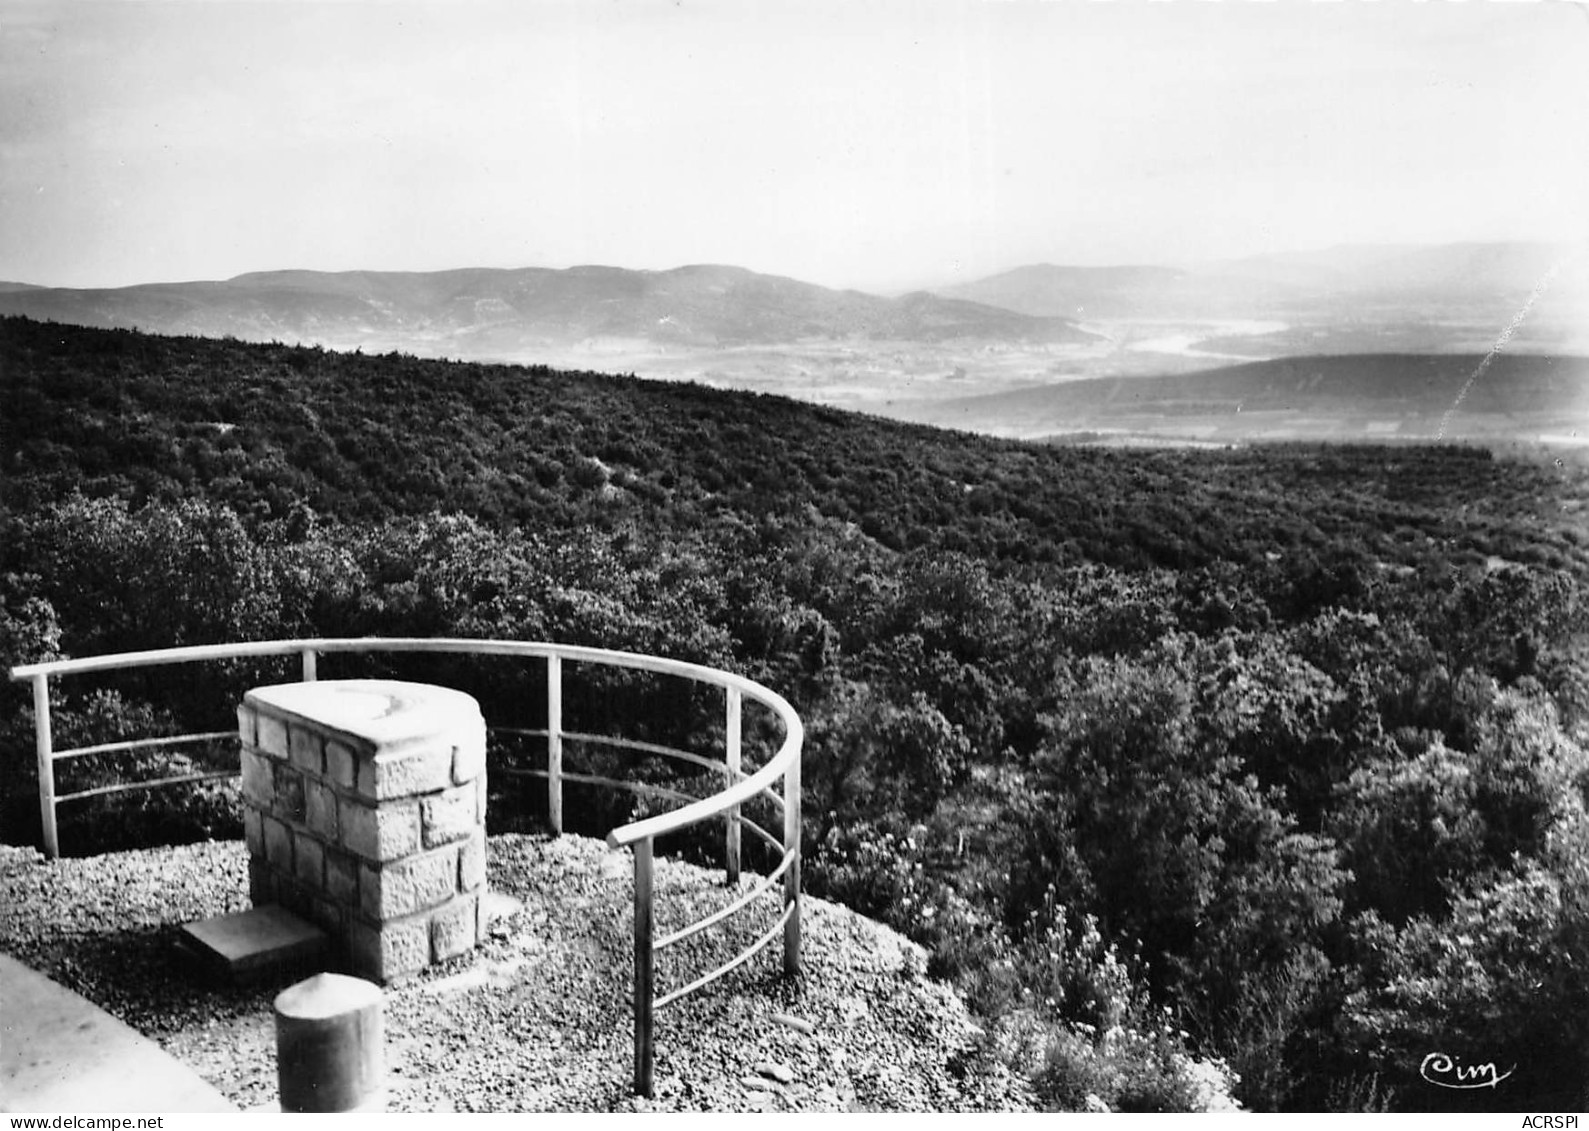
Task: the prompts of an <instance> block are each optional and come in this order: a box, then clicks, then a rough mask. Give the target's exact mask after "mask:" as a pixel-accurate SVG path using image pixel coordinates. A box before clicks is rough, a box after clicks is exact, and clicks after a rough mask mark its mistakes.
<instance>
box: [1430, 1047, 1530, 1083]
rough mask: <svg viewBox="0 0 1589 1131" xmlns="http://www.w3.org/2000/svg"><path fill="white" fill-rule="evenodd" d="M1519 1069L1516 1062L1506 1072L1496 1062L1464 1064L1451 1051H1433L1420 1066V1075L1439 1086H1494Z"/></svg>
mask: <svg viewBox="0 0 1589 1131" xmlns="http://www.w3.org/2000/svg"><path fill="white" fill-rule="evenodd" d="M1516 1071H1517V1066H1516V1065H1515V1064H1514V1065H1513V1066H1512V1067H1511V1068H1508V1069H1507V1070H1506V1071H1505V1072H1502V1071H1500V1070H1499V1069H1498V1068H1496V1067H1495V1062H1494V1061H1491V1060H1487V1061H1485V1062H1484V1063H1483V1064H1463V1063H1462V1062H1461V1061H1459V1060H1458V1059H1457V1058H1456V1057H1454V1056H1452V1055H1451V1054H1450V1053H1445V1052H1432V1053H1430V1054H1429V1055H1428V1056H1426V1057H1424V1058H1423V1063H1422V1064H1420V1065H1419V1066H1418V1075H1420V1076H1422V1077H1423V1078H1424V1079H1425V1080H1427V1081H1429V1083H1431V1084H1433V1085H1434V1086H1435V1087H1437V1088H1457V1089H1462V1090H1466V1089H1469V1088H1494V1087H1496V1086H1497V1085H1499V1084H1500V1082H1501V1081H1502V1080H1505V1079H1506V1078H1507V1077H1508V1076H1510V1075H1511V1074H1512V1073H1514V1072H1516Z"/></svg>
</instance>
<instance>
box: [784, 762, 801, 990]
mask: <svg viewBox="0 0 1589 1131" xmlns="http://www.w3.org/2000/svg"><path fill="white" fill-rule="evenodd" d="M783 850H784V853H785V854H786V855H787V854H789V853H793V854H794V860H793V862H792V863H790V865H789V870H788V871H787V872H785V873H784V874H783V904H784V908H785V910H788V911H789V918H788V919H786V920H784V925H783V972H784V976H785V977H789V978H793V977H795V976H797V975H798V974H799V973H800V756H799V754H798V753H797V754H796V755H795V758H794V760H793V761H792V762H790V763H789V768H788V769H787V770H785V771H784V775H783Z"/></svg>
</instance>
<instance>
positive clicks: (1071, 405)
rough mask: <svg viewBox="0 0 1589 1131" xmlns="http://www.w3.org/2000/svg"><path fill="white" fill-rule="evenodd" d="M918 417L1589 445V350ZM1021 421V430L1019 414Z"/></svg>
mask: <svg viewBox="0 0 1589 1131" xmlns="http://www.w3.org/2000/svg"><path fill="white" fill-rule="evenodd" d="M894 409H895V411H894V415H896V416H898V417H899V418H901V419H905V420H911V421H915V422H917V423H923V424H932V425H936V426H939V427H950V428H962V429H967V430H971V431H989V432H1002V433H1006V434H1016V435H1019V436H1022V437H1024V438H1040V437H1044V436H1055V435H1076V434H1080V433H1098V434H1099V436H1100V438H1107V437H1108V436H1109V435H1121V436H1135V437H1143V438H1146V437H1158V438H1161V439H1171V438H1176V439H1192V440H1206V441H1210V442H1216V443H1244V442H1247V441H1250V440H1255V439H1262V440H1326V439H1327V440H1354V441H1362V440H1392V439H1403V440H1429V439H1434V438H1437V437H1441V438H1445V439H1450V440H1477V441H1522V442H1544V443H1557V444H1570V445H1573V446H1582V445H1584V444H1589V358H1585V357H1554V356H1548V355H1539V354H1517V355H1513V354H1506V353H1501V354H1497V355H1495V356H1494V357H1493V358H1491V359H1490V361H1489V364H1487V365H1486V364H1484V358H1483V357H1480V356H1475V355H1464V354H1377V355H1375V354H1369V355H1342V356H1319V357H1284V358H1277V359H1274V360H1271V361H1260V362H1252V363H1248V364H1244V365H1233V366H1228V367H1224V368H1219V369H1205V370H1202V371H1200V372H1196V373H1183V374H1179V375H1177V376H1172V377H1126V378H1093V379H1088V380H1080V381H1066V382H1059V383H1056V384H1052V385H1044V386H1040V387H1034V388H1029V389H1022V390H1017V391H1014V392H1006V393H998V394H992V395H986V396H970V397H962V398H956V399H946V400H938V401H934V402H932V403H918V404H909V403H904V404H902V403H899V402H896V404H895V406H894ZM1011 421H1018V422H1020V426H1019V427H1018V428H1013V429H1012V428H1011V427H1009V422H1011Z"/></svg>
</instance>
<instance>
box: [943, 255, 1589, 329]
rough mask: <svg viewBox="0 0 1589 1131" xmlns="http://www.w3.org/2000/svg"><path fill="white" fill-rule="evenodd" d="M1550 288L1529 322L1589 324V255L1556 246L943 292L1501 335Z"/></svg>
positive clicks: (1297, 258) (1299, 261)
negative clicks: (1424, 321)
mask: <svg viewBox="0 0 1589 1131" xmlns="http://www.w3.org/2000/svg"><path fill="white" fill-rule="evenodd" d="M1547 279H1549V281H1550V286H1549V287H1548V288H1547V292H1548V293H1547V295H1546V299H1547V301H1546V302H1545V303H1544V305H1543V306H1542V307H1541V308H1540V309H1539V310H1538V311H1536V312H1534V317H1536V318H1546V317H1559V318H1573V317H1577V318H1579V319H1582V318H1583V314H1582V313H1581V312H1582V307H1581V306H1577V305H1575V303H1576V302H1577V301H1578V300H1580V299H1582V298H1583V297H1584V296H1585V294H1586V293H1589V285H1586V284H1589V254H1586V253H1585V251H1584V249H1582V248H1573V247H1569V246H1566V245H1557V244H1550V243H1456V244H1441V245H1434V246H1422V245H1411V244H1409V245H1399V244H1389V245H1377V246H1376V245H1342V246H1338V247H1333V248H1326V249H1322V250H1319V251H1302V252H1285V253H1278V254H1273V255H1262V256H1252V257H1248V258H1244V259H1232V260H1223V261H1218V262H1212V263H1207V264H1202V265H1199V266H1193V267H1184V268H1172V267H1067V266H1056V265H1053V264H1034V265H1030V266H1026V267H1019V268H1016V269H1015V270H1013V271H1006V272H1003V273H1001V274H998V275H993V276H989V277H987V278H984V279H978V280H974V281H972V282H968V283H960V284H956V285H953V286H947V287H941V288H939V289H938V290H937V292H936V293H938V294H942V295H944V296H946V297H950V298H960V299H966V300H969V301H972V302H982V303H987V304H989V305H992V306H1001V307H1004V308H1005V309H1008V310H1012V311H1019V312H1020V313H1023V314H1029V315H1033V316H1050V317H1060V316H1062V317H1068V318H1152V319H1175V318H1201V319H1207V318H1252V317H1280V318H1286V317H1288V316H1296V315H1297V314H1298V312H1301V311H1307V312H1309V313H1321V312H1323V313H1336V314H1340V315H1343V316H1348V317H1353V316H1355V317H1362V316H1363V315H1364V314H1365V313H1384V312H1386V311H1387V310H1395V309H1397V308H1403V309H1413V308H1419V309H1424V310H1435V311H1438V310H1442V309H1443V310H1447V311H1450V312H1460V313H1461V314H1462V315H1464V316H1467V317H1473V316H1478V317H1481V318H1483V317H1489V318H1492V319H1493V318H1499V319H1501V321H1500V322H1499V323H1498V325H1497V327H1496V328H1497V330H1499V329H1500V328H1501V327H1502V326H1504V325H1506V319H1507V318H1509V317H1511V316H1512V315H1513V314H1515V313H1516V312H1517V311H1518V310H1519V309H1520V308H1521V306H1522V305H1523V304H1524V303H1525V302H1526V301H1527V300H1528V297H1529V295H1530V294H1531V293H1532V292H1533V291H1534V289H1535V288H1536V287H1539V286H1540V285H1541V284H1542V283H1544V282H1545V281H1546V280H1547Z"/></svg>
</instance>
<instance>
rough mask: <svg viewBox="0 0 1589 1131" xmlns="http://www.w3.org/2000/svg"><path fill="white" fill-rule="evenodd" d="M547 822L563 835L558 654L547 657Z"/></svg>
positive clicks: (560, 706)
mask: <svg viewBox="0 0 1589 1131" xmlns="http://www.w3.org/2000/svg"><path fill="white" fill-rule="evenodd" d="M546 821H547V824H549V825H551V826H552V832H553V834H554V835H558V836H561V835H562V832H563V657H561V656H559V655H557V653H555V652H554V653H552V654H551V655H550V656H547V657H546ZM638 866H639V865H638V864H637V865H636V867H638Z"/></svg>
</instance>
